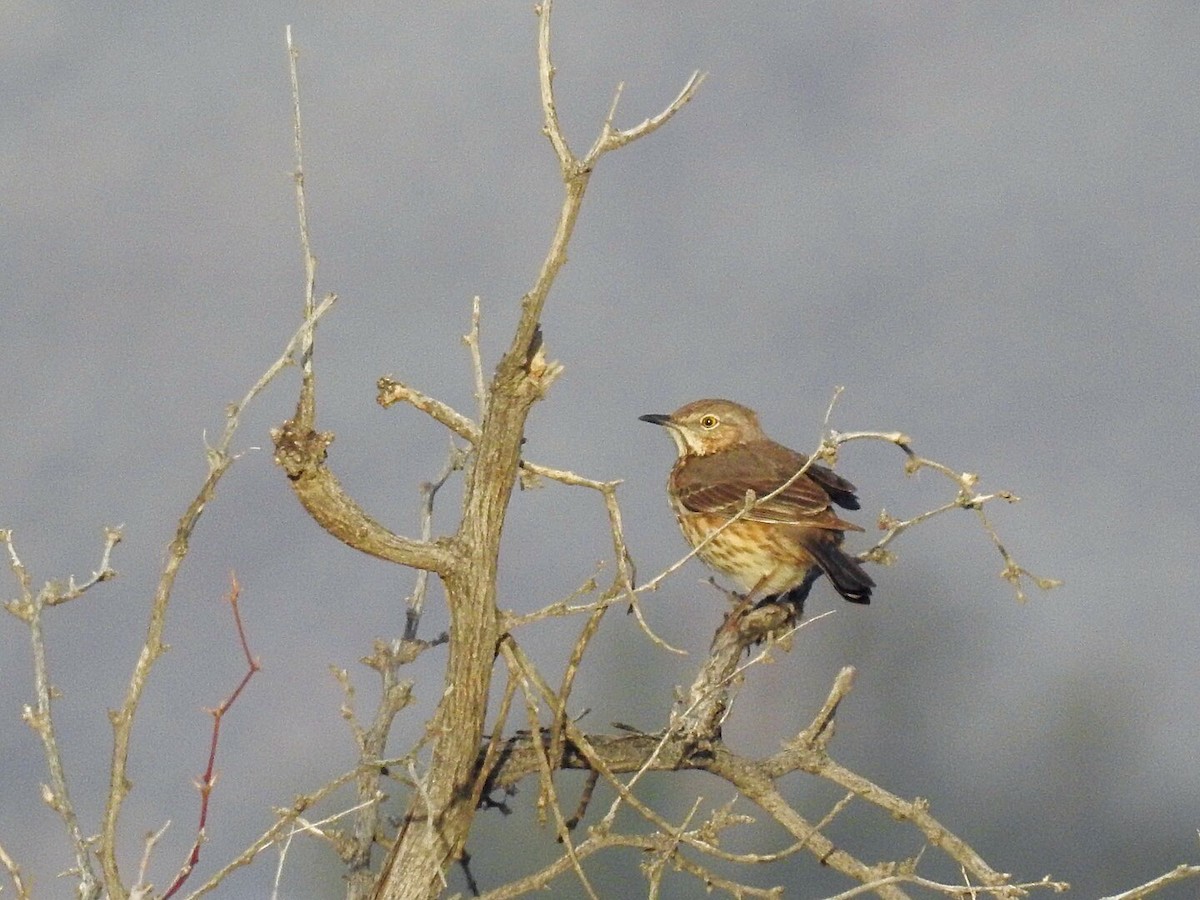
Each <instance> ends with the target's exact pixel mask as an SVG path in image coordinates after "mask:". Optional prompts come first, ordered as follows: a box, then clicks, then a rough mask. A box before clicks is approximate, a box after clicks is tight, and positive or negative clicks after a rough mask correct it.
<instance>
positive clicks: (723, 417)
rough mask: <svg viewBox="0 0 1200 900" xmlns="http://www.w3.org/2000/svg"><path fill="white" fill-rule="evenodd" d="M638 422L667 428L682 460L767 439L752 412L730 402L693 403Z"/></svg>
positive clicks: (708, 401) (644, 417) (707, 401)
mask: <svg viewBox="0 0 1200 900" xmlns="http://www.w3.org/2000/svg"><path fill="white" fill-rule="evenodd" d="M638 418H639V419H641V420H642V421H643V422H650V423H652V424H654V425H662V426H663V427H664V428H666V429H667V433H668V434H669V435H671V440H673V441H674V442H675V447H676V449H677V450H678V451H679V455H680V456H681V457H684V456H709V455H710V454H713V453H719V452H720V451H722V450H725V449H728V448H729V447H736V446H737V445H738V444H745V443H748V442H750V441H756V440H764V439H765V438H766V435H764V434H763V431H762V427H761V426H760V425H759V424H758V416H756V415H755V414H754V410H752V409H747V408H746V407H744V406H742V405H740V404H738V403H733V402H732V401H730V400H696V401H694V402H692V403H689V404H687V405H686V406H681V407H679V409H677V410H675V412H673V413H671V414H670V415H669V416H668V415H662V414H660V413H651V414H649V415H645V416H638Z"/></svg>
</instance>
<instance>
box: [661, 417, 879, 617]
mask: <svg viewBox="0 0 1200 900" xmlns="http://www.w3.org/2000/svg"><path fill="white" fill-rule="evenodd" d="M639 418H640V419H641V420H642V421H643V422H651V423H653V424H655V425H662V426H663V427H664V428H666V429H667V433H668V434H670V436H671V439H672V440H673V441H674V442H675V447H676V448H677V449H678V451H679V458H678V459H677V460H676V461H675V465H674V467H673V468H672V469H671V475H670V478H669V479H668V480H667V496H668V497H669V498H670V501H671V506H672V508H674V510H675V515H676V517H677V518H678V519H679V527H680V529H682V531H683V536H684V538H685V539H686V540H687V542H688V543H689V544H690V545H691V546H692V547H697V546H700V545H701V544H702V543H703V542H704V541H705V540H706V539H708V538H709V536H710V535H713V533H714V532H716V531H717V530H718V529H719V528H721V526H722V525H724V524H725V523H727V522H728V521H729V520H730V519H732V518H734V517H735V516H736V515H737V514H738V513H739V512H741V510H742V508H743V507H744V506H745V504H746V492H747V491H753V492H754V496H755V497H756V498H757V500H758V502H757V503H755V504H754V505H753V506H752V507H751V509H750V510H749V511H748V512H747V513H746V514H745V515H744V516H743V517H742V518H740V519H739V520H738V521H736V522H734V523H733V524H732V525H730V526H729V527H727V528H725V529H724V530H723V531H721V532H720V533H719V534H716V535H715V536H713V537H712V538H711V540H709V541H708V543H707V544H704V545H703V546H700V549H699V550H698V551H697V553H696V555H697V556H699V557H700V559H702V560H703V561H704V562H706V563H707V564H708V565H710V566H712V567H713V568H714V569H717V570H718V571H720V572H723V573H725V574H726V575H728V576H729V577H730V578H732V579H733V580H734V581H735V582H737V584H738V586H739V587H741V588H742V590H744V591H746V597H747V599H751V598H752V599H755V600H758V601H764V602H765V601H767V600H782V601H784V602H787V603H791V604H794V605H795V606H796V607H797V609H802V608H803V604H804V599H805V597H807V596H808V592H809V589H810V588H811V587H812V583H813V582H814V581H815V580H816V579H817V578H818V577H819V576H820V575H821V574H822V573H824V574H825V575H827V576H828V577H829V580H830V581H831V582H833V586H834V587H835V588H836V589H837V592H838V593H839V594H841V595H842V596H843V597H845V598H846V599H847V600H849V601H850V602H851V603H870V602H871V588H873V587H874V586H875V582H874V581H872V580H871V576H870V575H868V574H867V573H866V572H865V571H864V570H863V567H862V566H861V565H859V563H858V561H857V560H855V559H852V558H851V557H849V556H847V555H846V554H845V553H844V552H842V549H841V543H842V539H843V537H844V536H845V532H847V531H862V530H863V529H861V528H859V527H858V526H857V525H855V524H853V523H851V522H846V521H843V520H842V519H840V518H838V516H837V515H836V514H835V513H834V511H833V509H832V508H831V506H832V504H834V503H836V504H837V505H838V506H840V507H843V508H844V509H858V508H859V507H858V498H857V497H856V496H855V494H854V491H855V487H854V485H852V484H851V483H850V482H849V481H847V480H846V479H845V478H842V477H841V476H840V475H837V474H836V473H835V472H833V470H831V469H829V468H826V467H825V466H821V465H817V464H815V463H814V464H812V465H810V466H809V467H808V469H806V470H805V472H804V474H803V475H801V476H800V477H799V478H796V479H795V480H794V481H792V482H791V484H789V485H788V486H787V488H786V489H784V490H783V491H782V492H780V493H779V494H778V495H776V496H774V497H772V498H771V499H769V500H764V499H763V498H765V497H767V496H768V495H769V494H771V493H772V492H774V491H776V490H778V489H779V488H780V487H781V486H782V485H783V484H784V483H786V482H787V481H788V480H789V479H791V478H793V476H795V475H796V473H797V472H799V471H800V470H801V468H803V467H804V464H805V463H806V462H807V461H808V458H807V457H806V456H804V455H802V454H800V453H796V452H795V451H794V450H789V449H788V448H787V447H785V446H783V445H782V444H777V443H776V442H775V441H773V440H771V439H770V438H769V437H767V436H766V435H765V434H764V433H763V430H762V427H761V426H760V425H759V424H758V416H757V415H755V413H754V410H752V409H748V408H746V407H745V406H741V405H739V404H737V403H732V402H730V401H729V400H697V401H695V402H694V403H689V404H687V405H686V406H682V407H680V408H679V409H677V410H675V412H673V413H671V414H670V415H660V414H652V415H645V416H640V417H639Z"/></svg>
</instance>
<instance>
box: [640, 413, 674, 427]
mask: <svg viewBox="0 0 1200 900" xmlns="http://www.w3.org/2000/svg"><path fill="white" fill-rule="evenodd" d="M638 421H641V422H649V423H650V424H651V425H670V424H671V417H670V416H664V415H663V414H662V413H647V414H646V415H644V416H638Z"/></svg>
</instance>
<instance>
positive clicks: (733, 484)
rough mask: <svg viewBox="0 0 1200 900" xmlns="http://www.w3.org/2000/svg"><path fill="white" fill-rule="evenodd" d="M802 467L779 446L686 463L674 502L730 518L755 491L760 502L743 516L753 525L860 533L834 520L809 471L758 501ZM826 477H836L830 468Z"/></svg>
mask: <svg viewBox="0 0 1200 900" xmlns="http://www.w3.org/2000/svg"><path fill="white" fill-rule="evenodd" d="M803 465H804V457H803V456H801V455H800V454H798V453H793V452H792V451H790V450H788V449H787V448H785V447H783V446H781V445H778V444H775V445H770V446H769V447H765V448H756V447H754V446H750V445H747V446H741V447H734V448H730V449H729V450H725V451H722V452H721V453H719V454H716V455H715V456H702V457H695V458H693V459H690V460H688V462H687V464H686V465H684V466H681V467H680V469H679V470H678V471H677V472H676V475H675V479H674V488H675V492H676V495H677V497H678V502H679V503H680V504H681V505H682V506H683V508H685V509H687V510H689V511H690V512H697V513H710V514H718V515H727V516H733V515H735V514H737V513H738V512H739V511H740V510H741V508H742V506H743V504H744V503H745V502H746V492H747V491H753V492H754V496H755V497H758V498H760V502H759V503H758V504H757V505H756V506H755V507H754V509H752V510H751V511H750V512H749V513H748V514H747V515H746V518H747V519H750V520H752V521H756V522H772V523H777V524H781V525H806V526H808V527H811V528H826V529H833V530H838V531H846V530H852V531H860V530H861V529H860V528H859V527H858V526H857V525H853V524H851V523H849V522H844V521H842V520H841V519H839V518H838V517H837V516H836V515H834V513H833V512H832V511H831V510H830V508H829V503H830V494H829V493H828V492H827V490H826V489H825V487H823V485H822V484H821V482H820V481H818V480H816V479H814V478H812V477H810V476H809V474H808V473H807V472H806V473H805V474H804V475H801V476H800V477H799V478H797V479H796V480H795V481H793V482H792V483H791V484H790V485H788V487H787V489H786V490H784V491H783V492H782V493H780V494H779V495H778V496H776V497H773V498H772V499H770V500H767V501H765V502H764V501H761V498H763V497H766V496H767V495H768V494H770V493H772V492H773V491H775V490H777V489H778V488H779V486H780V485H782V484H783V483H784V482H786V481H787V480H788V479H789V478H791V477H792V476H793V475H795V474H796V472H798V471H800V468H801V466H803ZM809 471H811V467H810V470H809ZM825 472H828V473H829V475H832V476H833V477H834V478H837V477H838V476H836V475H833V473H832V472H830V471H829V470H828V469H826V470H825ZM838 480H839V481H841V479H838ZM845 483H846V484H849V482H845ZM839 488H840V486H839Z"/></svg>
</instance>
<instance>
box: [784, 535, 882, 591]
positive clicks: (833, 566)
mask: <svg viewBox="0 0 1200 900" xmlns="http://www.w3.org/2000/svg"><path fill="white" fill-rule="evenodd" d="M828 535H829V533H828V532H826V533H825V534H818V535H815V536H814V539H813V540H810V541H805V543H804V549H805V550H807V551H808V552H809V553H810V554H811V555H812V558H813V559H814V560H816V563H817V568H815V569H813V570H812V571H811V572H809V574H808V577H807V578H805V579H804V581H803V582H802V583H801V584H800V585H799V586H798V587H794V588H792V589H791V590H790V591H788V592H787V593H786V594H785V595H784V596H783V597H782V598H781V599H783V600H786V601H788V602H789V603H794V604H795V605H796V606H797V607H799V608H803V605H804V600H805V598H806V597H807V596H808V592H809V590H811V589H812V583H813V582H814V581H816V579H817V578H818V577H819V576H820V575H821V574H822V573H823V574H825V575H827V576H828V577H829V580H830V581H832V582H833V586H834V588H835V589H836V590H837V592H838V593H839V594H841V595H842V596H843V597H845V598H846V599H847V600H849V601H850V602H851V603H870V602H871V588H873V587H875V582H874V581H872V580H871V576H870V575H868V574H867V573H866V570H865V569H863V567H862V566H861V565H859V562H858V560H856V559H854V558H853V557H850V556H847V555H846V554H845V553H843V552H842V548H841V547H839V546H838V545H837V544H836V543H834V542H833V541H832V540H830V539H829V536H828Z"/></svg>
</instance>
